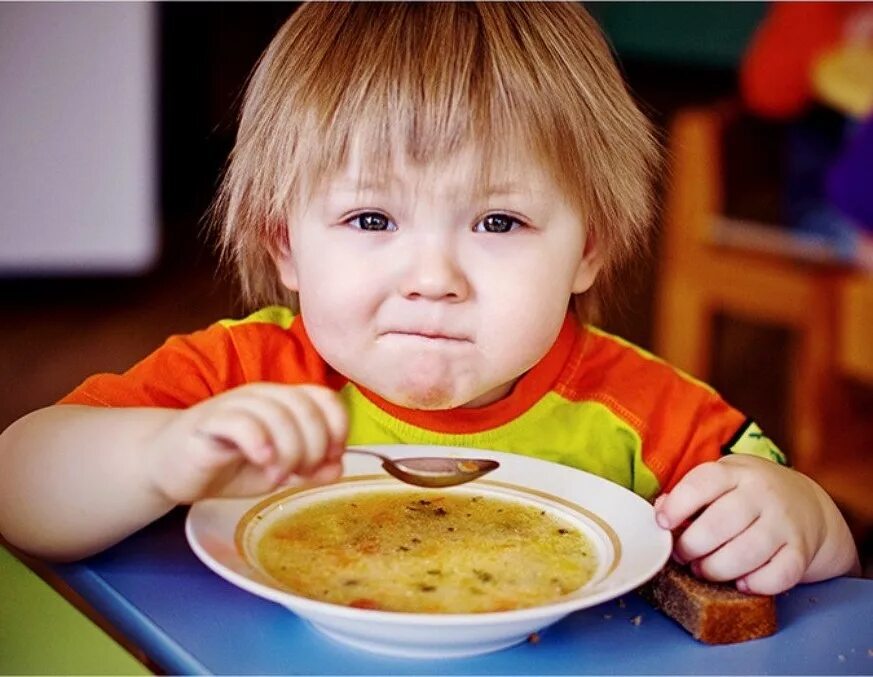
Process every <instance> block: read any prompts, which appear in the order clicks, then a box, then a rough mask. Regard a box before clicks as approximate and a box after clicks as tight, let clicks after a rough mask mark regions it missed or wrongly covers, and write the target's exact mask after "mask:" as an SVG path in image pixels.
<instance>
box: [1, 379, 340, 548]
mask: <svg viewBox="0 0 873 677" xmlns="http://www.w3.org/2000/svg"><path fill="white" fill-rule="evenodd" d="M346 426H347V419H346V412H345V410H344V408H343V407H342V405H341V404H340V402H339V400H338V398H337V397H336V395H335V394H334V393H333V392H331V391H329V390H328V389H326V388H322V387H318V386H285V385H277V384H268V383H256V384H251V385H247V386H243V387H240V388H235V389H233V390H230V391H228V392H226V393H223V394H221V395H218V396H216V397H213V398H210V399H208V400H205V401H203V402H200V403H199V404H197V405H195V406H193V407H191V408H189V409H181V410H179V409H159V408H103V407H86V406H77V405H61V406H53V407H48V408H46V409H42V410H39V411H36V412H34V413H32V414H30V415H28V416H25V417H24V418H22V419H21V420H19V421H18V422H16V423H15V424H13V425H12V426H10V427H9V428H8V429H7V430H6V431H5V432H4V433H3V434H2V435H0V532H2V534H3V536H4V537H5V538H6V539H7V540H8V541H9V542H10V543H12V544H13V545H15V546H17V547H19V548H21V549H23V550H26V551H28V552H31V553H33V554H35V555H38V556H41V557H46V558H52V559H77V558H80V557H84V556H86V555H89V554H93V553H95V552H98V551H100V550H102V549H104V548H106V547H108V546H110V545H112V544H113V543H115V542H117V541H118V540H120V539H122V538H124V537H125V536H127V535H129V534H131V533H132V532H134V531H136V530H137V529H139V528H141V527H143V526H145V525H146V524H148V523H149V522H151V521H153V520H155V519H157V518H158V517H160V516H161V515H163V514H165V513H166V512H168V511H169V510H171V509H172V508H173V507H174V506H176V505H178V504H181V503H191V502H193V501H195V500H197V499H199V498H204V497H207V496H240V495H251V494H257V493H262V492H266V491H269V490H271V489H273V488H275V487H276V486H278V485H279V484H281V483H282V482H284V481H286V480H287V478H288V477H289V476H290V475H292V474H300V475H304V476H307V477H308V478H309V479H310V480H311V481H314V482H320V481H328V480H330V479H333V478H335V477H336V476H338V475H339V474H340V471H341V468H340V464H339V458H340V456H341V454H342V450H343V448H344V447H343V445H344V442H345V438H346Z"/></svg>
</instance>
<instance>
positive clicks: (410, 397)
mask: <svg viewBox="0 0 873 677" xmlns="http://www.w3.org/2000/svg"><path fill="white" fill-rule="evenodd" d="M385 399H387V400H390V401H391V402H393V403H394V404H396V405H398V406H401V407H405V408H406V409H423V410H427V411H438V410H440V409H454V408H455V407H460V406H463V405H464V404H465V402H466V400H465V399H464V398H463V397H460V396H459V394H458V392H457V391H456V390H455V389H454V388H447V387H445V386H444V385H429V386H416V387H405V388H400V389H398V390H397V391H396V392H395V393H393V394H392V396H390V397H386V398H385Z"/></svg>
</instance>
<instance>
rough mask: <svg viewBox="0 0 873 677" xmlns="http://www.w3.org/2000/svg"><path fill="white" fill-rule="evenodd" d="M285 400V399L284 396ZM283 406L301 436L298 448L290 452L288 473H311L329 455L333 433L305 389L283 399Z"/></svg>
mask: <svg viewBox="0 0 873 677" xmlns="http://www.w3.org/2000/svg"><path fill="white" fill-rule="evenodd" d="M280 397H281V396H280ZM281 403H282V406H283V407H284V408H285V410H286V411H287V412H288V415H289V416H290V417H291V418H292V419H293V421H294V424H295V426H296V430H297V434H298V436H299V444H298V445H297V447H296V449H293V450H286V451H288V452H289V453H288V455H287V456H286V458H285V459H284V460H285V469H286V471H287V472H299V473H302V474H307V473H309V472H311V471H312V470H314V469H315V468H317V467H318V466H319V465H320V464H321V463H322V462H323V461H324V458H325V456H326V454H327V449H328V446H329V445H330V433H329V430H328V424H327V420H326V419H325V416H324V413H323V412H322V410H321V407H319V406H318V404H317V403H316V402H315V401H314V400H313V399H312V398H311V397H310V396H309V395H308V394H307V393H306V392H305V391H303V390H296V391H290V392H288V393H287V396H285V397H281Z"/></svg>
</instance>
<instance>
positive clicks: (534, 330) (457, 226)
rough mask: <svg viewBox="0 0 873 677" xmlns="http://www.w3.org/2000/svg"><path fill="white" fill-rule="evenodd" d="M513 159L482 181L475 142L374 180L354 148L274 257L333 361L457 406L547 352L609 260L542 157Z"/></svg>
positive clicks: (413, 400)
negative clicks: (574, 301) (573, 302)
mask: <svg viewBox="0 0 873 677" xmlns="http://www.w3.org/2000/svg"><path fill="white" fill-rule="evenodd" d="M515 157H516V159H517V162H514V163H504V164H502V165H501V166H500V167H499V169H498V170H497V171H495V172H494V173H493V174H492V176H491V186H492V188H491V189H489V190H486V191H484V192H483V191H481V190H477V189H475V186H476V183H477V182H476V168H477V165H476V162H477V157H476V154H475V153H474V152H472V151H468V152H465V153H462V154H460V155H458V156H456V157H455V158H453V159H452V161H451V162H449V163H446V164H441V165H439V166H428V167H420V166H418V165H412V164H409V163H402V164H398V165H397V166H396V167H395V169H394V172H393V175H391V176H386V177H384V180H382V181H380V182H378V183H377V184H373V183H372V182H370V183H368V184H367V185H363V184H360V183H359V177H360V175H361V174H360V169H361V163H360V160H359V159H356V158H355V157H353V158H352V159H351V161H350V162H349V165H348V166H347V168H346V170H345V171H344V172H341V173H340V174H339V175H337V176H335V177H333V178H332V180H329V181H328V182H327V183H326V184H325V185H324V186H323V189H322V190H321V191H319V192H317V193H316V195H315V196H314V198H313V199H312V201H310V202H309V203H307V204H305V205H303V206H302V207H301V209H300V210H298V214H297V216H296V217H295V218H294V220H293V223H292V224H291V226H290V230H289V240H290V250H289V251H287V252H284V253H281V254H279V255H277V257H276V263H277V266H278V269H279V272H280V275H281V277H282V281H283V283H284V284H285V285H286V286H287V287H288V288H289V289H291V290H294V291H297V292H298V293H299V299H300V311H301V313H302V316H303V317H304V318H305V321H306V327H307V331H308V333H309V336H310V338H311V340H312V342H313V344H314V345H315V347H316V349H317V350H318V351H319V353H320V354H321V355H322V357H323V358H324V359H325V360H326V361H327V362H328V363H329V364H330V365H331V366H332V367H333V368H335V369H336V370H337V371H339V372H340V373H342V374H344V375H345V376H346V377H348V378H350V379H351V380H352V381H354V382H356V383H358V384H360V385H363V386H364V387H366V388H368V389H370V390H372V391H374V392H376V393H378V394H379V395H381V396H382V397H384V398H385V399H387V400H389V401H391V402H394V403H395V404H399V405H401V406H405V407H410V408H417V409H446V408H451V407H458V406H482V405H485V404H489V403H491V402H494V401H496V400H498V399H500V398H501V397H503V396H504V395H506V394H508V393H509V391H510V390H511V388H512V386H513V384H514V383H515V381H516V380H517V379H518V378H519V377H520V376H521V375H522V374H523V373H524V372H525V371H527V370H528V369H530V368H531V367H532V366H533V365H534V364H536V362H537V361H539V360H540V359H541V358H542V357H543V356H544V355H545V354H546V352H547V351H548V350H549V348H550V347H551V346H552V344H553V342H554V340H555V338H556V337H557V334H558V332H559V330H560V328H561V324H562V322H563V320H564V317H565V315H566V313H567V308H568V303H569V300H570V297H571V295H572V294H573V293H581V292H584V291H586V290H587V289H588V288H589V287H590V286H591V284H592V283H593V281H594V278H595V276H596V274H597V271H598V267H599V266H598V257H597V253H596V249H595V247H594V246H593V243H592V242H590V241H589V242H586V237H585V232H584V227H583V219H582V215H581V214H579V213H577V211H576V210H575V209H574V208H572V207H571V206H570V204H569V203H568V201H567V200H566V199H565V197H564V196H563V194H562V193H561V192H560V191H559V190H558V188H557V186H556V185H555V183H554V182H553V181H552V180H551V179H550V178H549V177H548V176H547V175H546V174H545V173H544V172H543V171H542V170H541V169H540V166H539V163H538V162H536V161H535V160H534V159H533V158H532V157H528V156H526V155H525V154H517V155H516V156H515ZM509 164H511V165H512V166H509Z"/></svg>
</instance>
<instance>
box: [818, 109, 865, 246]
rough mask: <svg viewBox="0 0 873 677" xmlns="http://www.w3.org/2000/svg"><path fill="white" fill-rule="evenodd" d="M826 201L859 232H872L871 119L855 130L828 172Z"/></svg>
mask: <svg viewBox="0 0 873 677" xmlns="http://www.w3.org/2000/svg"><path fill="white" fill-rule="evenodd" d="M825 192H826V195H827V198H828V200H829V201H830V202H831V204H833V205H834V206H835V207H836V208H837V209H839V210H840V211H841V212H842V213H843V214H845V215H846V216H848V217H849V218H851V219H852V220H854V221H855V222H856V223H857V225H858V226H859V227H860V228H863V229H864V230H866V231H868V232H873V115H870V116H868V117H867V119H866V120H864V121H863V122H861V123H860V124H859V125H858V126H857V127H856V128H855V129H854V130H847V135H846V141H845V144H844V145H843V148H842V149H841V150H840V152H839V154H838V155H837V158H836V161H835V162H834V164H833V165H832V166H831V167H830V169H829V170H828V172H827V178H826V182H825Z"/></svg>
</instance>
